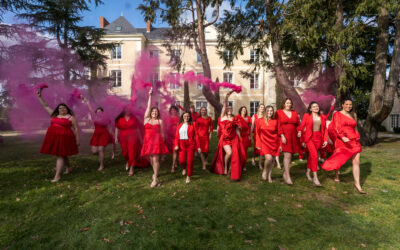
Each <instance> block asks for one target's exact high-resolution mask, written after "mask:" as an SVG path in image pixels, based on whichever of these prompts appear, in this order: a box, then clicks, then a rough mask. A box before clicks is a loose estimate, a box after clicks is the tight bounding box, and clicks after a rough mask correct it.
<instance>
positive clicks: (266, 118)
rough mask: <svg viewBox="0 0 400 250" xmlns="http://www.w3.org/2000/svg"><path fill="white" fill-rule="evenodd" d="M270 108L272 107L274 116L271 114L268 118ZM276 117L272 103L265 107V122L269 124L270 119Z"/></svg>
mask: <svg viewBox="0 0 400 250" xmlns="http://www.w3.org/2000/svg"><path fill="white" fill-rule="evenodd" d="M270 108H271V109H272V116H271V118H268V115H267V113H268V109H270ZM274 117H275V109H274V107H272V105H268V106H266V107H265V109H264V115H263V118H264V121H265V124H267V125H268V120H270V119H274Z"/></svg>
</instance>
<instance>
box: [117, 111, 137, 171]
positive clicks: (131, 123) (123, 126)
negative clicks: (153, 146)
mask: <svg viewBox="0 0 400 250" xmlns="http://www.w3.org/2000/svg"><path fill="white" fill-rule="evenodd" d="M115 127H116V128H118V129H119V131H120V133H119V140H120V143H121V149H122V155H123V156H124V158H125V160H126V161H127V162H128V165H129V166H130V167H134V166H135V165H136V158H138V156H139V154H140V140H139V120H138V119H136V117H134V116H131V117H129V119H128V120H126V119H125V117H121V118H119V119H118V121H117V122H116V123H115Z"/></svg>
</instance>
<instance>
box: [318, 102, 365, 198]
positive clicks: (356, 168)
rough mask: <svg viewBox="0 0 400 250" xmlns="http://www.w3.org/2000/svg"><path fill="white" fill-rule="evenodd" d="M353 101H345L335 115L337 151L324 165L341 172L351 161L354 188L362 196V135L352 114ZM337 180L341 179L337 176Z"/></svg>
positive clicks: (334, 126)
mask: <svg viewBox="0 0 400 250" xmlns="http://www.w3.org/2000/svg"><path fill="white" fill-rule="evenodd" d="M352 110H353V102H352V100H348V99H347V100H344V102H343V104H342V110H341V111H339V112H335V114H334V115H333V119H332V123H331V125H330V126H333V128H332V129H334V131H335V135H336V138H335V150H334V151H333V154H332V155H331V157H329V158H328V160H326V161H325V162H324V163H323V164H322V166H321V167H322V168H323V169H324V170H327V171H331V170H339V169H340V168H341V167H342V166H343V165H344V164H345V163H346V162H347V161H348V160H349V159H351V161H352V165H353V177H354V187H355V188H356V189H357V191H358V192H359V193H361V194H365V192H364V190H363V189H362V188H361V184H360V155H361V151H362V149H361V144H360V134H359V133H358V132H357V116H356V114H353V113H352ZM335 179H339V176H338V175H336V176H335Z"/></svg>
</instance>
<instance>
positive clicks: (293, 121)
mask: <svg viewBox="0 0 400 250" xmlns="http://www.w3.org/2000/svg"><path fill="white" fill-rule="evenodd" d="M291 113H292V116H291V117H290V118H289V117H288V116H287V115H286V114H285V112H284V111H283V110H282V109H279V110H277V111H276V116H277V120H278V134H279V135H282V134H283V135H285V133H286V132H287V131H288V130H289V129H295V130H296V131H298V130H299V126H300V119H299V115H298V114H297V112H296V110H292V111H291ZM285 137H287V136H286V135H285Z"/></svg>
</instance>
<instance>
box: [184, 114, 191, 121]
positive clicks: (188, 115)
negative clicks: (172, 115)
mask: <svg viewBox="0 0 400 250" xmlns="http://www.w3.org/2000/svg"><path fill="white" fill-rule="evenodd" d="M189 119H190V114H188V113H186V114H184V115H183V122H189Z"/></svg>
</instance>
